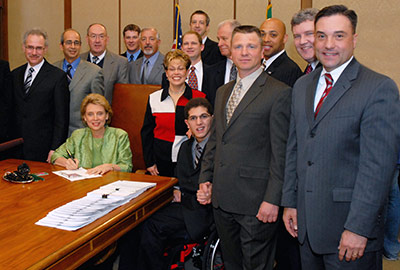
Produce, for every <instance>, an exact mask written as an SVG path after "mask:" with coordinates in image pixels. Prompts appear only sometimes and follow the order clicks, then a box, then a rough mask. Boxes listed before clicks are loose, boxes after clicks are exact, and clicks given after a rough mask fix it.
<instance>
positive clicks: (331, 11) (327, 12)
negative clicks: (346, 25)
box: [314, 5, 357, 34]
mask: <svg viewBox="0 0 400 270" xmlns="http://www.w3.org/2000/svg"><path fill="white" fill-rule="evenodd" d="M333 15H343V16H345V17H347V18H348V19H349V20H350V23H351V26H352V27H353V34H355V33H356V28H357V14H356V12H355V11H354V10H352V9H348V8H347V7H346V6H344V5H333V6H328V7H324V8H323V9H321V10H320V11H319V12H318V13H317V15H316V16H315V22H314V24H317V22H318V20H319V19H321V18H322V17H329V16H333Z"/></svg>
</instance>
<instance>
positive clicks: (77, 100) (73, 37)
mask: <svg viewBox="0 0 400 270" xmlns="http://www.w3.org/2000/svg"><path fill="white" fill-rule="evenodd" d="M81 44H82V42H81V35H80V34H79V33H78V31H76V30H74V29H67V30H65V31H64V32H63V33H62V34H61V42H60V48H61V50H62V51H63V53H64V57H65V58H64V59H63V60H60V61H58V62H56V63H54V65H55V66H56V67H58V68H60V69H62V70H64V71H65V73H66V74H67V78H68V83H69V91H70V105H69V127H68V136H70V135H71V133H72V131H74V130H75V129H78V128H83V123H82V120H81V102H82V100H83V99H84V98H85V97H86V96H87V95H88V94H90V93H99V94H101V95H103V94H104V92H103V90H104V79H103V71H102V69H101V68H100V67H98V66H97V65H95V64H92V63H89V62H87V61H85V60H83V61H82V59H81V58H80V57H79V53H80V51H81Z"/></svg>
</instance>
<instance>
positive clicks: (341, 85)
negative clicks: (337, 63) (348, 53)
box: [314, 58, 360, 126]
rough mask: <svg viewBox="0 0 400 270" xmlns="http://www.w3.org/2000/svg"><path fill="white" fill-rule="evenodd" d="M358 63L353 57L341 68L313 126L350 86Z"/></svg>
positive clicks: (355, 74)
mask: <svg viewBox="0 0 400 270" xmlns="http://www.w3.org/2000/svg"><path fill="white" fill-rule="evenodd" d="M359 67H360V64H359V63H358V62H357V60H356V59H355V58H354V59H353V60H352V61H351V62H350V64H349V65H348V66H347V67H346V68H345V69H344V70H343V72H342V74H341V75H340V77H339V79H338V81H337V82H336V83H335V85H334V86H333V88H332V90H331V91H330V93H329V95H328V96H327V97H326V99H325V101H324V103H323V104H322V106H321V109H320V111H319V113H318V115H317V118H316V119H315V122H314V126H315V125H317V124H318V123H319V122H320V121H321V119H323V118H324V117H325V115H326V114H327V113H328V112H329V111H330V110H331V109H332V108H333V107H334V106H335V104H336V103H337V102H338V101H339V99H340V98H341V97H342V96H343V95H344V94H345V93H346V92H347V91H348V90H349V89H350V88H351V81H353V80H354V79H356V77H357V74H358V69H359Z"/></svg>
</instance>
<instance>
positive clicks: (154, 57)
mask: <svg viewBox="0 0 400 270" xmlns="http://www.w3.org/2000/svg"><path fill="white" fill-rule="evenodd" d="M160 43H161V40H160V34H159V33H158V31H157V29H155V28H144V29H143V30H142V32H141V33H140V47H141V50H142V52H143V55H144V57H142V58H141V59H139V60H137V61H135V62H131V63H129V83H133V84H161V81H162V74H163V73H164V67H163V61H164V55H163V54H162V53H161V52H159V51H158V47H159V46H160Z"/></svg>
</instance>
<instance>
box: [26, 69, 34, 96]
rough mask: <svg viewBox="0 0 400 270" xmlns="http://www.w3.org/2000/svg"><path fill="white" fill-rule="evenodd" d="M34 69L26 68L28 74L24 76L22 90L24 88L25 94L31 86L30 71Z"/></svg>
mask: <svg viewBox="0 0 400 270" xmlns="http://www.w3.org/2000/svg"><path fill="white" fill-rule="evenodd" d="M34 71H35V70H34V69H33V67H31V68H29V70H28V76H26V79H25V82H24V90H25V94H28V92H29V89H30V88H31V85H32V73H33V72H34Z"/></svg>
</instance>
